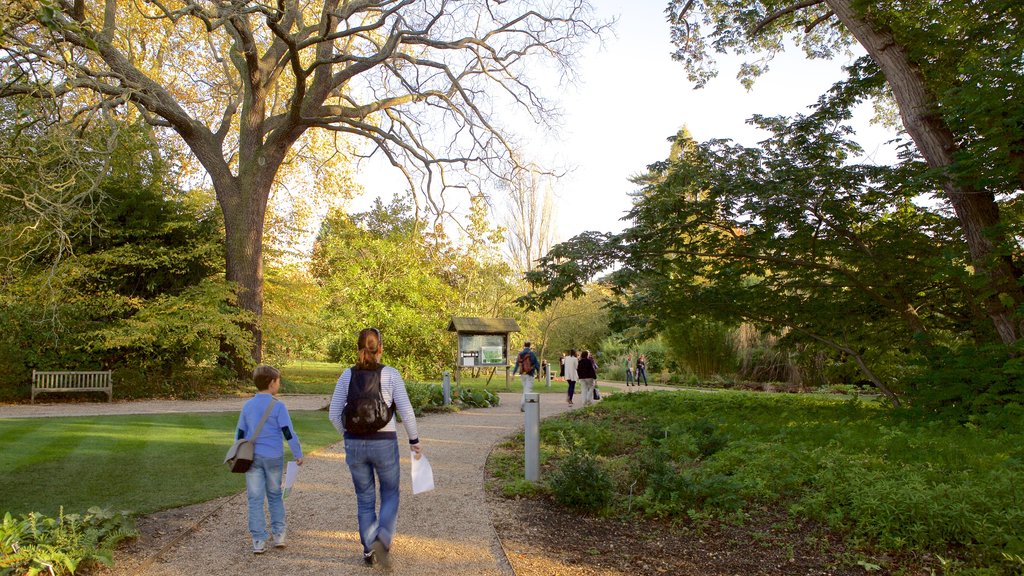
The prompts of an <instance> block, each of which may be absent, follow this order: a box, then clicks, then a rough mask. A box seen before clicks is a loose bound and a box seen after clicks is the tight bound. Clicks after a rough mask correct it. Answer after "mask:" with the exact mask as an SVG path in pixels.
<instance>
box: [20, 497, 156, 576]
mask: <svg viewBox="0 0 1024 576" xmlns="http://www.w3.org/2000/svg"><path fill="white" fill-rule="evenodd" d="M137 535H138V532H137V531H136V530H135V525H134V523H133V522H132V520H131V518H130V517H129V516H127V515H126V514H124V513H121V512H117V513H114V512H110V511H109V510H103V509H100V508H90V509H89V511H88V512H87V513H86V514H85V515H83V516H80V515H78V514H64V513H63V510H62V511H61V514H60V515H59V516H58V517H57V518H50V517H48V516H44V515H42V514H39V513H36V512H30V513H28V514H24V515H22V516H20V517H19V518H18V519H15V518H14V517H13V516H11V514H10V513H6V514H4V518H3V523H2V524H0V574H3V575H7V574H29V575H32V574H38V573H49V574H55V575H62V574H75V573H76V572H77V571H78V570H80V569H87V568H90V567H93V566H96V565H98V564H103V565H105V566H111V565H113V563H114V548H115V547H116V546H117V544H118V543H119V542H121V541H122V540H124V539H126V538H134V537H135V536H137Z"/></svg>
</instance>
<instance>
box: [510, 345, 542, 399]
mask: <svg viewBox="0 0 1024 576" xmlns="http://www.w3.org/2000/svg"><path fill="white" fill-rule="evenodd" d="M539 368H540V363H539V362H537V355H536V354H534V353H533V350H530V342H529V341H527V342H524V343H523V349H522V351H521V352H519V356H516V365H515V368H513V369H512V375H513V376H515V375H516V373H518V374H519V375H520V376H519V378H520V380H521V381H522V383H523V399H522V400H520V402H519V411H520V412H524V411H526V395H527V394H528V393H530V392H533V379H534V378H535V377H536V376H537V371H538V369H539Z"/></svg>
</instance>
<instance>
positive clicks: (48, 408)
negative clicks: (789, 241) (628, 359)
mask: <svg viewBox="0 0 1024 576" xmlns="http://www.w3.org/2000/svg"><path fill="white" fill-rule="evenodd" d="M600 388H601V389H602V390H605V391H611V390H616V391H624V387H622V386H621V385H618V384H617V383H605V382H602V383H601V384H600ZM651 388H652V389H653V388H655V387H654V386H652V387H651ZM634 390H635V389H634ZM501 397H502V398H501V400H502V402H501V406H499V407H497V408H487V409H472V410H463V411H461V412H456V413H448V414H428V415H426V416H424V417H422V418H420V419H418V425H419V431H420V437H421V439H422V441H423V446H424V454H425V455H426V456H427V457H428V458H429V460H430V463H431V465H432V467H433V470H434V481H435V486H436V488H435V489H434V490H433V491H431V492H427V493H424V494H419V495H416V496H413V495H412V492H411V488H410V485H411V483H410V480H409V477H410V471H409V458H408V452H404V451H403V457H402V462H401V466H402V484H401V498H402V500H401V507H400V510H399V520H398V530H397V534H396V536H395V539H394V543H393V548H392V560H393V563H394V573H396V574H412V575H417V576H431V575H438V576H451V575H460V574H464V575H467V576H469V575H473V576H489V575H502V576H508V575H514V574H515V570H514V569H513V568H512V567H511V566H510V565H509V561H508V558H506V555H505V552H504V551H503V550H502V546H501V543H500V542H499V541H498V538H497V536H496V533H495V531H494V525H493V522H492V517H491V511H490V510H489V508H488V506H487V497H486V494H485V489H484V472H483V470H484V465H485V462H486V459H487V456H488V454H489V453H490V450H491V447H492V446H493V445H494V444H495V443H497V442H498V441H500V440H502V439H503V438H505V437H507V436H509V435H511V434H514V433H515V432H517V431H518V430H521V429H522V427H523V414H522V413H521V412H520V411H519V399H520V395H519V394H510V393H502V394H501ZM246 398H248V397H244V398H224V399H218V400H206V401H170V400H154V401H143V402H115V403H74V404H49V405H47V404H35V405H20V406H10V405H3V406H0V418H10V417H49V416H86V415H97V414H153V413H162V412H220V411H235V410H238V409H240V408H241V405H242V404H243V403H244V401H245V400H246ZM283 400H284V401H285V403H286V404H287V405H288V408H289V410H316V409H320V408H323V407H324V406H326V405H327V404H328V403H329V402H330V398H329V397H328V396H316V395H294V396H288V395H285V396H284V397H283ZM579 406H580V398H579V397H578V396H577V399H576V405H575V407H579ZM568 409H569V407H568V406H567V405H566V403H565V402H564V400H563V397H562V396H560V395H558V394H542V395H541V417H542V418H546V417H549V416H553V415H555V414H559V413H562V412H564V411H566V410H568ZM324 417H325V418H326V414H325V416H324ZM299 433H300V435H301V433H302V431H301V430H300V431H299ZM404 434H405V433H404V430H403V431H402V432H400V433H399V442H400V446H402V445H404V443H405V440H406V439H405V436H404ZM344 458H345V457H344V447H343V445H342V444H341V443H340V442H339V443H337V444H334V445H331V446H328V447H325V448H323V449H321V450H318V451H316V452H314V453H312V454H308V455H307V458H306V462H305V464H304V465H303V466H302V468H301V469H300V475H299V477H298V481H297V482H296V486H295V488H294V490H293V492H292V494H291V496H290V497H289V498H288V499H287V500H286V501H285V504H286V508H287V515H288V516H287V517H288V546H287V547H286V548H283V549H270V550H268V551H267V553H265V554H263V555H261V556H255V555H253V554H252V553H251V541H250V538H249V534H248V530H247V528H246V509H245V497H244V492H243V493H241V494H236V495H233V496H230V497H226V498H221V499H218V500H214V501H211V502H207V503H204V504H200V505H197V506H193V507H189V508H185V509H179V510H176V511H168V512H164V513H158V514H155V515H153V516H152V517H150V518H149V519H148V522H149V524H150V526H152V524H153V523H154V522H166V528H163V527H159V528H157V529H156V530H154V532H155V533H156V534H159V535H154V536H153V537H152V538H145V537H144V538H143V539H142V540H141V541H140V542H138V543H137V544H136V545H135V546H132V547H131V548H130V549H129V551H128V552H126V553H125V554H119V555H118V558H117V566H116V567H115V568H114V569H108V570H102V574H103V575H104V576H108V575H109V576H127V575H132V576H135V575H140V574H145V575H147V576H197V575H201V574H255V573H258V574H303V575H304V576H305V575H319V574H331V575H334V574H350V573H351V574H359V573H367V572H366V568H365V566H364V564H363V562H362V554H361V552H362V548H361V546H360V544H359V534H358V532H357V531H356V518H355V509H356V503H355V495H354V494H353V491H352V481H351V478H350V476H349V472H348V468H347V466H345V462H344ZM144 521H146V520H145V519H144ZM515 552H517V551H516V550H513V551H512V553H513V555H514V556H521V554H515ZM515 560H518V562H516V563H517V564H519V562H521V561H522V558H517V559H515ZM515 560H514V561H515Z"/></svg>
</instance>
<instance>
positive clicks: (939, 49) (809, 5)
mask: <svg viewBox="0 0 1024 576" xmlns="http://www.w3.org/2000/svg"><path fill="white" fill-rule="evenodd" d="M668 14H669V18H670V21H671V25H672V31H673V39H674V41H675V43H676V45H677V46H678V48H679V49H678V51H677V52H676V53H675V57H676V58H677V59H679V60H681V61H682V62H683V63H684V64H685V65H686V66H687V68H688V69H689V70H690V72H691V77H692V78H693V79H694V80H696V81H697V82H698V84H703V82H705V81H706V80H707V79H708V78H710V77H711V76H712V75H713V74H714V73H715V68H714V59H713V58H712V57H711V53H712V49H713V51H716V52H727V51H732V52H735V53H738V54H756V55H758V56H759V58H758V59H756V60H754V61H753V62H748V63H747V64H745V65H744V67H743V68H742V70H741V75H742V76H743V77H744V81H745V82H749V81H751V80H752V78H753V77H754V76H756V75H757V74H759V73H761V72H763V71H764V70H765V69H766V67H767V64H768V61H769V60H770V59H771V57H772V56H773V55H775V54H776V53H777V52H779V51H781V50H783V49H784V41H785V40H786V39H790V40H795V41H796V42H797V43H798V44H799V45H800V46H801V47H803V48H804V50H805V51H806V52H807V54H808V55H810V56H812V57H831V56H832V55H834V54H835V53H836V52H837V51H838V50H842V49H843V48H845V47H846V46H848V45H849V44H851V43H854V42H856V43H858V44H860V45H861V46H862V47H863V48H864V50H865V51H866V52H867V53H868V55H869V56H870V58H871V60H872V61H873V62H874V64H875V65H877V67H878V69H880V70H881V73H882V75H883V76H884V79H885V82H886V85H887V87H888V92H889V95H890V96H891V97H892V98H893V100H895V102H896V105H897V106H898V109H899V113H900V118H901V120H902V122H903V126H904V128H905V129H906V131H907V134H909V135H910V137H911V139H913V141H914V144H915V145H916V147H917V150H918V151H919V152H920V154H921V156H922V157H923V158H924V159H925V161H926V162H927V163H928V164H929V166H931V167H932V168H933V169H935V171H936V172H937V173H938V174H940V175H941V186H942V188H943V190H944V192H945V196H946V199H947V200H948V202H949V205H950V206H951V207H952V209H953V211H954V213H955V214H956V217H957V219H958V221H959V222H960V227H961V229H962V231H963V235H964V238H965V240H966V243H967V247H968V249H969V251H970V254H971V258H972V260H973V264H974V267H975V269H976V270H977V271H978V272H979V273H980V274H981V275H982V277H983V278H984V279H985V282H986V284H987V290H986V292H987V294H988V296H987V297H986V299H985V302H984V305H985V308H986V311H987V312H988V315H989V317H990V318H991V319H992V322H993V324H994V326H995V329H996V331H997V332H998V334H999V337H1000V339H1001V340H1002V342H1003V343H1005V344H1008V345H1009V344H1013V343H1015V342H1016V341H1017V339H1018V338H1020V337H1021V336H1022V332H1021V324H1020V318H1019V317H1018V316H1017V315H1016V314H1015V311H1016V309H1017V308H1018V307H1020V306H1021V305H1022V304H1024V291H1022V289H1021V286H1020V279H1021V269H1020V267H1019V265H1018V263H1017V262H1015V261H1014V259H1013V258H1012V257H1011V256H1010V252H1011V249H1010V248H1008V246H1007V238H1006V235H1005V229H1004V227H1003V226H1002V224H1003V223H1002V222H1001V219H1000V212H999V204H998V202H997V198H996V190H994V189H993V188H992V187H991V185H990V183H991V182H992V181H994V180H995V179H994V178H992V177H991V176H988V177H978V174H976V173H975V174H971V173H969V171H965V170H964V169H963V168H958V167H957V166H956V164H957V157H958V156H959V157H964V156H969V155H973V154H978V153H980V149H984V148H991V147H992V146H998V145H999V139H997V138H985V137H981V138H979V137H978V136H977V132H978V131H980V130H979V128H978V127H977V126H974V127H970V128H969V129H968V130H966V131H960V132H959V133H958V131H957V130H955V129H954V127H953V126H951V124H950V122H949V119H948V118H947V117H946V116H945V115H944V113H943V110H944V109H945V110H948V109H949V108H950V107H949V106H946V107H945V108H944V107H943V106H942V103H941V102H940V95H939V94H938V93H937V92H939V91H940V90H945V89H949V88H952V87H953V86H952V85H945V86H944V85H943V84H942V82H943V81H944V80H943V79H940V77H941V76H943V75H945V74H959V76H958V77H956V78H955V79H954V80H953V82H957V83H963V82H964V81H965V76H964V74H965V72H964V70H965V68H964V64H965V63H968V62H969V59H966V58H964V55H966V54H969V53H971V52H972V51H975V52H976V53H975V54H973V57H975V58H976V59H977V60H979V61H983V59H982V58H979V53H980V52H981V51H983V50H989V51H991V50H993V49H994V50H997V51H998V50H1009V51H1011V52H1012V50H1013V48H1012V46H1019V44H1020V42H1019V39H1020V35H1019V25H1020V17H1021V11H1020V5H1019V3H1017V2H1014V1H1013V0H979V1H978V2H952V3H950V2H940V1H937V0H909V1H907V2H898V3H894V2H886V1H882V0H871V1H858V0H756V1H745V0H744V1H740V0H670V1H669V7H668ZM979 22H980V23H983V24H984V23H986V22H987V23H988V24H987V26H988V28H986V27H985V25H981V26H979V25H978V23H979ZM929 27H930V28H929ZM936 30H941V31H943V34H944V35H945V36H943V37H936V32H935V31H936ZM994 34H995V35H1002V36H1001V37H1000V38H992V37H991V36H993V35H994ZM1014 38H1016V40H1014ZM1018 53H1019V52H1018ZM989 57H991V54H990V55H989ZM947 81H948V80H947ZM991 123H992V124H998V123H999V121H998V119H995V118H993V119H991ZM1018 130H1019V128H1018ZM972 138H974V139H975V140H987V142H982V144H983V146H980V147H979V150H976V151H973V152H968V151H967V150H966V148H965V146H966V143H967V142H968V141H970V140H971V139H972ZM1019 142H1020V138H1019V134H1018V137H1017V143H1016V144H1015V146H1016V147H1017V148H1018V149H1019V145H1020V144H1019ZM1022 174H1024V172H1022ZM986 181H988V182H989V184H986ZM1017 185H1018V186H1020V185H1024V177H1021V178H1020V181H1019V182H1018V184H1017Z"/></svg>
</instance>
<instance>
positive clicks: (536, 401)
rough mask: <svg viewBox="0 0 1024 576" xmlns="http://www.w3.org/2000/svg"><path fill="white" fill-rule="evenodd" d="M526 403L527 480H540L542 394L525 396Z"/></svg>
mask: <svg viewBox="0 0 1024 576" xmlns="http://www.w3.org/2000/svg"><path fill="white" fill-rule="evenodd" d="M524 396H525V402H526V425H525V432H526V434H525V436H526V446H525V452H526V479H527V480H528V481H530V482H536V481H538V480H540V394H538V393H536V392H530V393H527V394H524Z"/></svg>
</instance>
